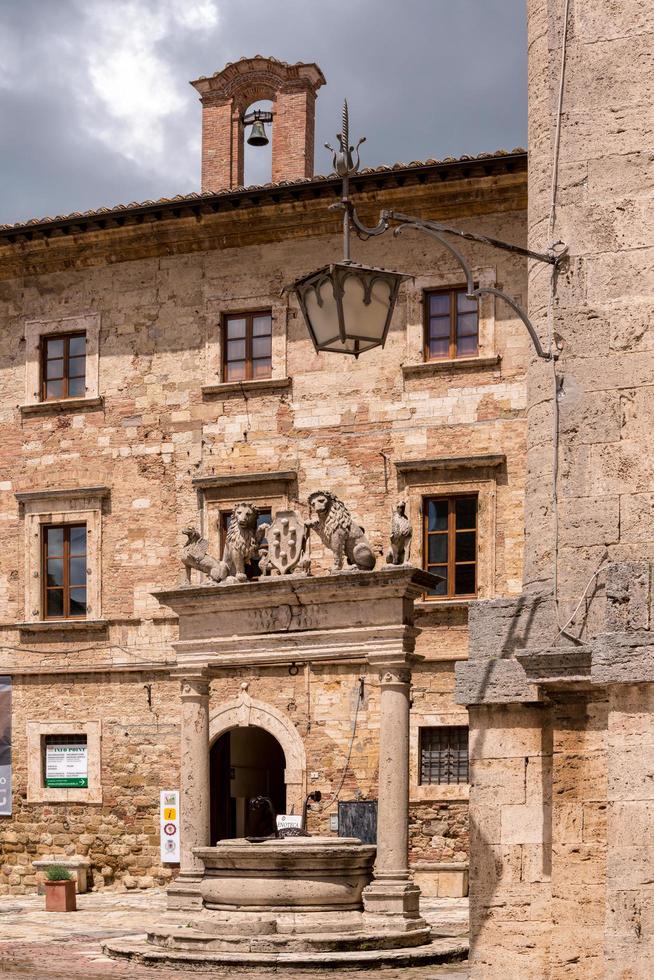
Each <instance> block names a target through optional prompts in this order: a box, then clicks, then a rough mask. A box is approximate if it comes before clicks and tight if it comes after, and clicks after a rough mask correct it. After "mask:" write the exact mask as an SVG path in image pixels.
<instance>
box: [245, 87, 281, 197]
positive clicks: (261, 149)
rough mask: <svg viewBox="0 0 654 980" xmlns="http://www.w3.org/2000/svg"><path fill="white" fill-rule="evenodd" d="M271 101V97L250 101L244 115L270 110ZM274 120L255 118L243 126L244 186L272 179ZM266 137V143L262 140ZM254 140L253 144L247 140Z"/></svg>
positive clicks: (268, 181) (263, 182) (267, 181)
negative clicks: (265, 120) (263, 120)
mask: <svg viewBox="0 0 654 980" xmlns="http://www.w3.org/2000/svg"><path fill="white" fill-rule="evenodd" d="M272 109H273V103H272V100H271V99H265V98H264V99H258V100H256V101H254V102H251V103H250V105H249V106H248V107H247V109H246V110H245V112H244V113H243V115H244V116H248V117H251V116H252V115H255V114H257V113H269V112H272ZM274 125H275V123H274V120H273V122H272V123H270V122H262V121H260V120H255V121H254V122H253V123H250V124H249V125H246V126H244V132H243V140H244V145H243V163H244V179H243V183H244V184H245V186H246V187H249V186H250V185H252V184H269V183H270V182H271V181H272V128H273V126H274ZM264 139H267V141H268V142H267V143H263V142H262V140H264ZM250 140H254V141H255V142H254V144H253V143H251V142H249V141H250Z"/></svg>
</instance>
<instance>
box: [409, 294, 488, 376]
mask: <svg viewBox="0 0 654 980" xmlns="http://www.w3.org/2000/svg"><path fill="white" fill-rule="evenodd" d="M467 288H468V287H467V286H466V285H463V286H461V285H459V286H445V287H443V288H439V289H425V290H424V291H423V339H422V353H423V359H424V361H425V362H426V363H431V362H434V361H436V362H438V361H448V360H449V361H463V360H466V359H467V358H475V357H479V341H480V337H479V319H480V316H479V297H477V334H476V337H477V345H476V348H475V350H474V351H473V352H472V353H468V354H459V353H458V352H457V330H456V328H457V316H458V310H457V296H458V295H459V293H463V294H464V295H467ZM432 296H447V297H449V305H450V313H449V316H450V335H449V346H448V352H447V354H443V355H437V356H434V357H432V356H431V354H430V351H429V321H430V311H429V305H430V304H429V300H430V297H432Z"/></svg>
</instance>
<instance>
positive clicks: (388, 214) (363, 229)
mask: <svg viewBox="0 0 654 980" xmlns="http://www.w3.org/2000/svg"><path fill="white" fill-rule="evenodd" d="M338 140H339V148H338V150H335V149H334V148H333V147H332V146H330V145H329V143H325V146H326V147H327V148H328V149H329V150H331V151H332V153H333V166H334V170H335V172H336V173H337V174H338V176H339V177H341V178H342V181H343V188H342V192H341V200H340V201H339V202H338V203H337V204H333V205H331V207H330V210H338V211H343V253H344V261H346V262H349V261H351V259H350V231H351V230H352V229H354V231H355V232H356V234H357V236H358V237H359V238H360V239H361V240H362V241H366V240H367V239H368V238H376V237H377V236H379V235H383V234H384V233H385V232H387V231H388V230H389V229H390V228H391V227H392V229H393V234H394V235H399V234H401V233H402V232H403V231H406V230H407V229H411V228H413V229H415V230H416V231H421V232H424V233H425V234H427V235H429V236H430V237H431V238H434V239H435V240H436V241H437V242H438V243H439V245H442V246H443V248H445V249H447V251H448V252H449V253H450V255H452V257H453V258H454V259H455V260H456V262H457V263H458V264H459V266H460V267H461V269H462V270H463V273H464V275H465V278H466V288H467V294H468V296H470V297H478V296H482V295H484V294H491V295H493V296H497V297H498V298H499V299H502V300H504V302H505V303H507V304H508V305H509V306H510V307H511V309H512V310H513V311H514V312H515V314H516V315H517V316H518V317H519V318H520V319H521V320H522V322H523V323H524V325H525V327H526V328H527V331H528V333H529V336H530V337H531V341H532V343H533V345H534V349H535V351H536V354H537V355H538V357H540V358H543V360H546V361H552V360H556V359H557V358H558V356H559V355H558V352H557V351H556V350H555V349H551V350H549V351H545V350H543V345H542V344H541V342H540V338H539V336H538V333H537V332H536V329H535V327H534V325H533V323H532V322H531V320H530V319H529V316H528V315H527V312H526V310H524V309H523V308H522V306H521V305H520V304H519V303H518V302H517V301H516V300H515V299H513V298H512V297H511V296H509V295H507V293H505V292H504V291H503V290H502V289H497V288H495V287H492V286H480V287H477V288H475V285H474V278H473V275H472V270H471V269H470V266H469V265H468V263H467V262H466V260H465V258H464V257H463V255H462V254H461V252H460V251H459V250H458V248H456V247H455V246H454V245H453V244H452V243H451V242H450V241H448V240H447V238H445V237H444V236H446V235H456V236H457V237H458V238H464V239H466V240H467V241H473V242H479V243H480V244H482V245H488V246H489V247H490V248H497V249H502V250H503V251H507V252H513V253H515V254H517V255H523V256H524V257H525V258H529V259H532V260H533V261H535V262H544V263H547V264H548V265H551V266H552V267H553V272H554V273H556V271H557V269H558V266H559V264H560V263H561V262H562V261H563V259H564V258H565V257H566V255H567V253H568V247H567V245H565V244H564V243H563V242H561V241H557V242H553V243H552V244H551V245H550V246H549V248H548V249H547V251H546V252H535V251H533V250H532V249H528V248H523V247H522V246H521V245H514V244H512V243H511V242H504V241H502V240H501V239H499V238H489V237H488V236H487V235H479V234H476V233H475V232H469V231H461V229H459V228H451V227H450V226H449V225H443V224H440V222H437V221H428V220H425V219H423V218H417V217H415V216H413V215H409V214H402V213H401V212H398V211H389V210H382V211H381V212H380V216H379V221H378V223H377V224H376V225H374V226H373V227H370V226H368V225H365V224H364V223H363V222H362V221H361V220H360V218H359V216H358V215H357V212H356V208H355V207H354V205H353V203H352V201H351V200H350V195H349V189H350V177H351V176H353V175H354V174H356V173H357V171H358V170H359V166H360V158H359V146H360V145H361V143H363V142H364V141H365V136H364V137H363V138H362V139H360V140H359V142H358V143H357V145H356V147H353V146H350V145H349V115H348V107H347V101H345V102H344V103H343V124H342V130H341V132H340V133H338Z"/></svg>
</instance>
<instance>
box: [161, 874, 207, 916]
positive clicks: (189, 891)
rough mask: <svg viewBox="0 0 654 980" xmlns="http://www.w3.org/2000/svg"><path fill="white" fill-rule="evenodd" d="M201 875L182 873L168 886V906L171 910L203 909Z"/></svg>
mask: <svg viewBox="0 0 654 980" xmlns="http://www.w3.org/2000/svg"><path fill="white" fill-rule="evenodd" d="M201 882H202V875H201V874H185V873H184V872H182V873H181V874H179V875H178V876H177V878H175V880H174V881H173V882H172V883H171V884H170V885H169V886H168V889H167V891H166V905H167V907H168V908H169V909H173V910H177V909H180V910H181V909H195V910H197V909H201V908H202V894H201V892H200V884H201Z"/></svg>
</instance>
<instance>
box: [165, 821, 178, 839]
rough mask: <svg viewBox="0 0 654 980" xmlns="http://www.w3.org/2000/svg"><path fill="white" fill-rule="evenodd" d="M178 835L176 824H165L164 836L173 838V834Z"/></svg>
mask: <svg viewBox="0 0 654 980" xmlns="http://www.w3.org/2000/svg"><path fill="white" fill-rule="evenodd" d="M176 833H177V827H176V826H175V824H174V823H167V824H164V834H168V836H169V837H172V836H173V834H176Z"/></svg>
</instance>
